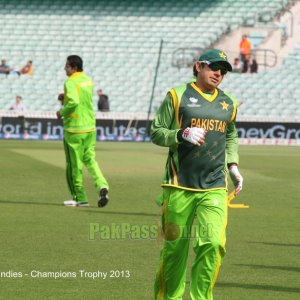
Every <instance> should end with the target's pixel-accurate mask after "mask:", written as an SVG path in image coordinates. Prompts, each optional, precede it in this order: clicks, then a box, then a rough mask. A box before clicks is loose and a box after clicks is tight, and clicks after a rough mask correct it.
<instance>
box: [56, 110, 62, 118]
mask: <svg viewBox="0 0 300 300" xmlns="http://www.w3.org/2000/svg"><path fill="white" fill-rule="evenodd" d="M56 117H57V119H61V114H60V112H59V111H57V112H56Z"/></svg>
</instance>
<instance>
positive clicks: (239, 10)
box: [0, 0, 300, 115]
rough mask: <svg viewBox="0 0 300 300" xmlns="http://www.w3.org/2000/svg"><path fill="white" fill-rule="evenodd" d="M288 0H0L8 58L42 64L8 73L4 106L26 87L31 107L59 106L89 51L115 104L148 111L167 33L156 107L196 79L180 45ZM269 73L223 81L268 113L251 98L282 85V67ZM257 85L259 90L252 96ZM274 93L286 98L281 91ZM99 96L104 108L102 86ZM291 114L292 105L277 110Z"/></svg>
mask: <svg viewBox="0 0 300 300" xmlns="http://www.w3.org/2000/svg"><path fill="white" fill-rule="evenodd" d="M288 3H289V2H288V1H287V0H284V1H282V0H273V1H269V0H261V1H257V2H256V5H250V4H251V3H250V2H249V1H246V0H228V1H209V0H204V1H197V0H191V1H179V0H176V1H171V0H166V1H159V0H154V1H151V2H147V1H146V0H144V1H139V2H136V1H134V0H124V1H117V0H113V1H96V0H94V1H82V0H74V1H71V0H66V1H63V2H62V1H58V0H45V1H42V2H41V1H39V0H28V1H21V0H12V1H9V2H8V1H4V0H0V4H1V12H0V14H1V18H0V38H1V44H0V58H4V59H6V61H7V63H8V64H9V65H10V66H13V67H21V66H22V65H23V64H24V63H25V62H26V61H27V60H29V59H32V60H33V67H34V74H33V76H32V77H29V76H28V77H26V76H24V77H23V76H21V77H20V78H19V77H18V76H16V75H9V76H5V75H0V90H1V98H0V109H7V108H8V107H9V106H10V105H11V103H12V102H13V101H14V98H15V95H16V94H20V95H22V96H23V98H24V104H25V105H26V107H27V109H30V110H44V111H46V110H56V109H57V108H58V107H59V103H58V101H57V100H56V99H57V94H58V93H59V92H61V91H62V89H63V86H62V85H63V81H64V79H65V73H64V64H65V58H66V56H68V55H70V54H78V55H80V56H82V57H83V60H84V69H85V71H86V73H87V74H89V75H90V76H91V77H92V78H93V79H94V82H95V88H96V89H97V88H102V89H103V90H104V92H105V93H107V94H108V96H109V100H110V106H111V110H112V111H116V112H122V111H123V112H147V111H148V106H149V100H150V96H151V91H152V86H153V80H154V74H155V68H156V63H157V59H158V52H159V47H160V41H161V40H162V39H163V40H164V43H163V49H162V55H161V59H160V66H159V69H158V76H157V82H156V88H155V91H154V101H153V109H156V108H157V107H158V106H159V104H160V102H161V101H162V99H163V98H164V95H165V93H166V92H167V90H168V89H169V88H170V87H172V86H174V85H178V84H179V83H182V82H186V81H189V80H190V79H191V78H192V70H191V69H187V68H185V69H180V70H178V69H177V68H175V67H172V66H171V59H172V53H173V51H174V50H176V49H177V48H179V47H202V48H205V47H208V46H210V45H211V44H213V43H214V42H216V41H217V40H218V39H219V38H220V37H221V36H222V35H223V34H225V33H226V32H228V30H232V29H234V28H238V27H239V26H241V25H242V24H245V23H247V22H250V23H251V22H252V21H253V20H254V19H255V18H257V16H258V15H259V12H261V11H262V9H264V10H267V11H268V12H271V17H273V16H274V15H275V14H277V13H278V12H280V11H281V10H282V9H283V8H284V7H285V6H286V5H288ZM299 53H300V47H299V48H297V49H296V51H295V54H293V58H291V57H288V58H287V60H286V63H285V65H284V66H285V67H287V66H289V65H290V64H289V61H290V60H291V59H293V60H294V59H295V57H296V58H297V59H298V61H299V57H300V55H299ZM292 71H294V72H296V70H292ZM273 73H274V75H275V74H276V76H273ZM287 73H289V72H287ZM280 74H281V75H280ZM289 74H290V73H289ZM291 74H293V73H291ZM277 75H278V76H277ZM292 76H293V75H291V77H292ZM298 77H299V76H298ZM269 79H270V75H269V73H268V72H263V71H261V70H260V73H259V74H258V75H256V76H251V75H248V74H241V75H239V74H232V75H230V80H228V81H227V80H225V82H224V84H223V86H224V88H225V89H227V90H230V91H231V90H232V91H231V92H232V93H233V94H236V95H237V97H238V98H240V99H241V101H242V102H243V105H242V106H241V114H244V115H247V114H250V115H251V114H259V115H260V114H264V113H267V114H268V113H269V112H270V111H271V110H267V111H265V112H264V111H263V110H262V109H260V106H259V105H256V104H255V106H253V105H251V104H250V102H249V103H248V101H250V100H249V99H251V102H253V103H258V104H262V103H261V102H260V100H257V97H260V98H262V99H264V100H265V101H266V98H267V96H266V89H267V90H272V91H274V90H275V91H277V89H278V92H280V91H281V90H280V89H279V87H280V86H282V71H281V70H276V71H274V72H272V83H271V81H270V84H269V82H268V80H269ZM254 86H256V91H257V92H255V93H254V94H253V92H252V95H251V93H250V95H248V92H249V89H250V90H252V91H253V88H254ZM299 86H300V84H299ZM261 89H263V90H264V91H262V90H261ZM268 100H269V101H275V100H277V103H278V99H276V98H272V99H269V98H268ZM94 101H95V107H96V102H97V96H96V93H95V98H94ZM280 105H281V104H280ZM280 105H279V106H276V107H279V108H280V107H281V106H280ZM297 109H298V110H299V108H297ZM283 113H284V114H288V113H289V111H288V110H277V111H275V112H274V114H278V115H281V114H283ZM291 113H293V111H291Z"/></svg>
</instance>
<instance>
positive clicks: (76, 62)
mask: <svg viewBox="0 0 300 300" xmlns="http://www.w3.org/2000/svg"><path fill="white" fill-rule="evenodd" d="M67 61H68V63H69V65H70V67H71V68H72V69H75V68H76V69H77V71H78V72H81V71H83V62H82V59H81V57H80V56H78V55H70V56H68V57H67Z"/></svg>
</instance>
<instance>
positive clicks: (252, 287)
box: [186, 281, 300, 293]
mask: <svg viewBox="0 0 300 300" xmlns="http://www.w3.org/2000/svg"><path fill="white" fill-rule="evenodd" d="M186 284H187V285H189V284H190V281H187V282H186ZM216 287H219V288H240V289H249V290H265V291H274V292H283V293H299V292H300V288H296V287H295V288H294V287H286V286H277V285H258V284H245V283H236V282H217V283H216Z"/></svg>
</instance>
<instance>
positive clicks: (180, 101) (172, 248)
mask: <svg viewBox="0 0 300 300" xmlns="http://www.w3.org/2000/svg"><path fill="white" fill-rule="evenodd" d="M194 71H195V75H196V80H195V82H190V83H188V84H183V85H181V86H178V87H175V88H173V89H171V90H170V91H169V92H168V93H167V95H166V98H165V99H164V101H163V103H162V104H161V106H160V108H159V110H158V112H157V114H156V116H155V119H154V120H153V122H152V126H151V138H152V141H153V143H155V144H157V145H159V146H165V147H169V154H168V158H167V163H166V168H165V174H164V177H163V182H162V187H163V194H162V197H161V202H162V209H163V214H162V228H163V232H164V237H165V242H164V246H163V248H162V250H161V255H160V264H159V268H158V270H157V274H156V280H155V299H164V300H165V299H182V297H183V294H184V289H185V277H186V265H187V256H188V250H189V242H190V239H191V238H192V239H193V247H194V251H195V255H196V257H195V260H194V263H193V266H192V270H191V282H190V296H191V299H194V300H196V299H197V300H200V299H201V300H204V299H206V300H211V299H213V296H212V289H213V286H214V284H215V281H216V278H217V275H218V271H219V267H220V265H221V261H222V258H223V257H224V255H225V240H226V235H225V231H226V224H227V192H228V186H227V185H228V182H227V174H228V169H229V174H230V176H231V178H232V180H233V183H234V185H235V194H238V193H239V192H240V191H241V189H242V184H243V178H242V176H241V174H240V173H239V171H238V167H237V165H238V135H237V130H236V126H235V118H236V113H237V105H236V100H235V99H232V97H231V96H229V95H228V94H226V93H224V92H223V91H222V90H220V89H219V88H218V86H219V84H220V83H221V81H222V80H223V77H224V75H225V74H226V73H227V72H228V71H232V67H231V65H230V63H229V62H228V60H227V56H226V54H225V53H224V52H223V51H220V50H217V49H211V50H208V51H206V52H205V53H203V54H202V55H201V56H200V58H199V61H197V62H196V64H195V67H194ZM195 216H196V219H197V226H196V228H195V227H194V225H193V221H194V218H195Z"/></svg>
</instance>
